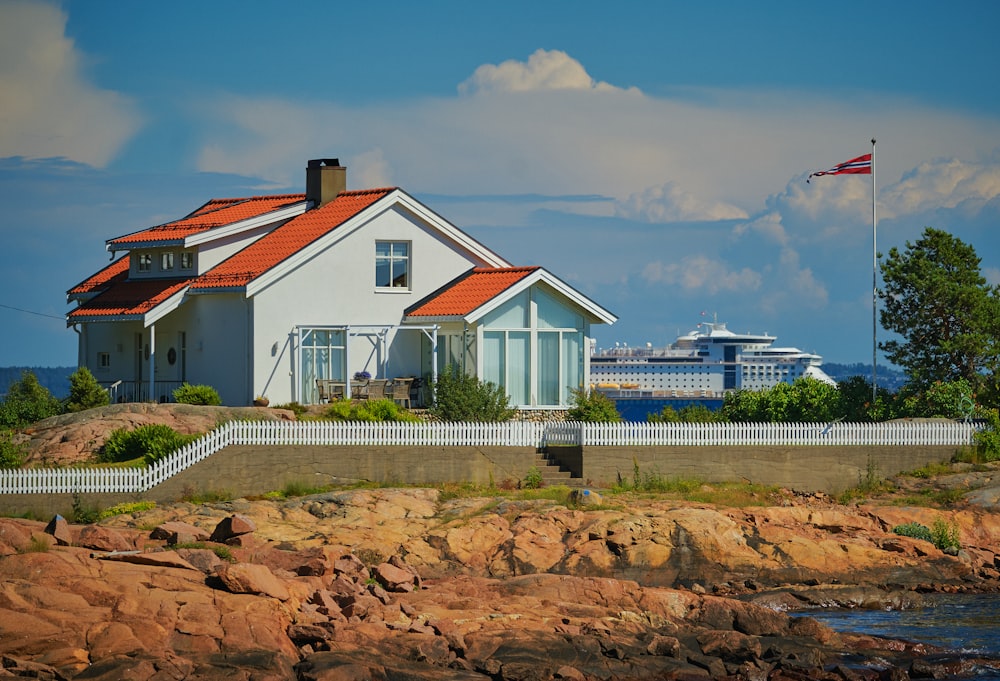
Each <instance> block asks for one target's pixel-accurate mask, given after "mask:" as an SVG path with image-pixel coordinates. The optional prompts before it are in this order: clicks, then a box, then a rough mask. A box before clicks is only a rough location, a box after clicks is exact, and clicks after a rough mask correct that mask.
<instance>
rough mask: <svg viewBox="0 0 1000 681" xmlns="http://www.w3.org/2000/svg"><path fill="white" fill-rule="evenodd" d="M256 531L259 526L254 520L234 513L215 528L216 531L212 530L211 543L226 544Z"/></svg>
mask: <svg viewBox="0 0 1000 681" xmlns="http://www.w3.org/2000/svg"><path fill="white" fill-rule="evenodd" d="M256 529H257V526H256V525H255V524H254V522H253V520H251V519H250V518H248V517H246V516H245V515H240V514H236V513H234V514H233V515H231V516H229V517H228V518H225V519H224V520H222V521H221V522H220V523H219V524H218V525H216V526H215V529H214V530H212V535H211V536H210V537H209V541H214V542H218V543H220V544H225V543H227V542H229V541H231V540H233V539H235V538H236V537H240V536H243V535H245V534H250V533H251V532H253V531H255V530H256Z"/></svg>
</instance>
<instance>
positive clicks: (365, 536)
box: [0, 487, 1000, 681]
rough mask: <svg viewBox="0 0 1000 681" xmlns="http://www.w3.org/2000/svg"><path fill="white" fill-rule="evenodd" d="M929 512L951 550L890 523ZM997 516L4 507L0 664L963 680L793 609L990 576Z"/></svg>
mask: <svg viewBox="0 0 1000 681" xmlns="http://www.w3.org/2000/svg"><path fill="white" fill-rule="evenodd" d="M983 489H985V488H984V487H980V488H979V495H980V496H979V498H985V496H984V495H983V491H982V490H983ZM595 496H596V495H595ZM986 496H988V495H986ZM936 518H944V519H946V520H947V522H949V523H952V524H954V526H956V527H957V528H959V530H960V534H961V537H962V550H961V551H959V552H958V554H957V555H948V554H945V553H943V552H941V551H939V550H938V549H936V548H935V547H934V546H933V545H932V544H930V543H928V542H926V541H921V540H918V539H911V538H908V537H903V536H899V535H896V534H894V533H892V532H891V528H892V527H894V526H896V525H898V524H901V523H905V522H920V523H923V524H926V525H930V524H932V523H933V521H934V519H936ZM998 518H1000V516H998V515H997V514H996V513H995V512H994V510H993V508H992V506H990V505H988V504H987V505H983V504H963V505H962V507H961V508H960V509H958V510H949V511H941V510H935V509H930V508H924V507H906V506H893V505H874V504H871V505H860V506H842V505H838V504H836V503H833V502H832V501H831V500H830V499H828V498H826V497H824V496H823V495H795V494H787V495H784V496H782V497H780V498H779V499H776V500H774V504H773V505H768V506H755V507H747V508H726V507H714V506H709V505H704V504H693V503H686V502H679V501H671V500H663V499H654V498H643V497H622V498H619V497H615V498H607V499H605V500H604V503H602V504H599V505H596V506H592V507H591V506H586V505H583V506H581V505H578V504H560V503H555V502H552V501H546V500H511V499H506V498H485V497H483V498H461V497H460V498H447V496H446V495H443V494H442V493H441V492H440V491H439V490H436V489H418V488H401V489H357V490H346V491H337V492H328V493H324V494H317V495H310V496H306V497H300V498H294V499H288V500H266V499H258V500H245V499H241V500H236V501H229V502H218V503H206V504H190V503H178V504H174V505H171V506H165V507H158V508H155V509H151V510H148V511H143V512H140V513H135V514H131V515H123V516H116V517H114V518H110V519H107V520H105V521H102V522H101V523H99V524H96V525H85V526H75V525H66V524H64V523H58V522H52V523H48V524H46V523H43V522H36V521H30V520H22V519H0V556H2V557H0V660H2V665H0V678H3V677H4V676H11V677H30V678H49V679H107V680H110V679H123V678H128V679H157V680H159V679H177V680H180V679H192V680H193V679H222V678H225V679H246V680H251V679H253V680H261V681H263V680H278V679H300V680H303V681H333V680H340V679H344V680H348V679H469V680H471V679H477V680H484V679H492V680H510V681H513V680H515V679H524V680H529V679H615V680H622V681H624V680H625V679H678V680H681V679H683V680H688V679H734V680H735V679H745V680H747V681H757V680H763V679H771V680H786V679H787V680H791V679H830V680H834V679H836V680H845V681H846V680H852V681H853V680H854V679H907V678H942V677H945V676H949V677H962V676H969V677H972V676H974V675H975V673H976V672H977V671H979V670H982V669H997V670H1000V660H990V659H977V658H970V657H968V656H961V655H954V654H948V653H947V652H946V651H941V650H936V649H933V648H932V647H929V646H926V645H922V644H919V643H911V642H905V641H892V640H885V639H880V638H877V637H870V636H855V635H846V634H840V633H837V632H834V631H833V630H831V629H829V628H828V627H826V626H824V625H822V624H820V623H819V622H817V621H816V620H814V619H812V618H810V617H808V610H809V609H810V608H815V607H829V606H833V605H843V606H846V607H880V608H882V607H912V606H913V605H915V604H917V603H919V602H920V599H921V598H922V594H924V593H928V592H946V591H976V592H986V591H998V590H1000V572H998V570H997V567H998V562H1000V561H998V558H997V556H996V555H995V554H994V553H993V550H994V548H995V547H998V546H1000V522H998ZM220 556H221V557H220Z"/></svg>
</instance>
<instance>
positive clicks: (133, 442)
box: [98, 423, 197, 465]
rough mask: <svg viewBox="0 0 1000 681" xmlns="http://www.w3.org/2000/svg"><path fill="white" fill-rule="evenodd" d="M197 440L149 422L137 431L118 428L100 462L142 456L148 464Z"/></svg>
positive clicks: (99, 455)
mask: <svg viewBox="0 0 1000 681" xmlns="http://www.w3.org/2000/svg"><path fill="white" fill-rule="evenodd" d="M196 437H197V436H195V435H181V434H180V433H178V432H177V431H175V430H174V429H173V428H171V427H170V426H165V425H163V424H159V423H147V424H145V425H141V426H139V427H138V428H136V429H134V430H129V429H127V428H119V429H117V430H115V431H113V432H112V433H111V435H109V436H108V439H107V441H105V443H104V446H103V447H102V448H101V450H100V452H99V454H98V459H99V460H100V461H103V462H106V463H115V462H119V461H131V460H133V459H138V458H139V457H142V458H143V460H144V461H145V463H146V464H147V465H149V464H151V463H153V462H155V461H157V460H159V459H161V458H163V457H164V456H166V455H168V454H170V453H171V452H174V451H176V450H178V449H180V448H181V447H183V446H184V445H186V444H188V443H189V442H192V441H193V440H195V439H196Z"/></svg>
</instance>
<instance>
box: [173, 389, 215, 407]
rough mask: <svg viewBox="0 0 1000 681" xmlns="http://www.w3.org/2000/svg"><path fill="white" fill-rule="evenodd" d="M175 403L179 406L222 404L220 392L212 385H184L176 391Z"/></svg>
mask: <svg viewBox="0 0 1000 681" xmlns="http://www.w3.org/2000/svg"><path fill="white" fill-rule="evenodd" d="M174 401H176V402H178V403H179V404H199V405H207V406H216V405H220V404H222V398H221V397H219V393H218V391H217V390H216V389H215V388H213V387H212V386H210V385H190V384H188V383H184V384H182V385H181V387H179V388H177V389H176V390H174Z"/></svg>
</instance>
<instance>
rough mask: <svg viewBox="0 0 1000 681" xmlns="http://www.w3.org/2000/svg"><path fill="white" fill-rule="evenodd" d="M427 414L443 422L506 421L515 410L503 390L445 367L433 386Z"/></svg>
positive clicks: (452, 368) (453, 368) (457, 370)
mask: <svg viewBox="0 0 1000 681" xmlns="http://www.w3.org/2000/svg"><path fill="white" fill-rule="evenodd" d="M433 393H434V397H433V406H432V407H431V408H430V413H431V414H433V415H434V416H436V417H438V418H439V419H442V420H444V421H476V422H495V421H508V420H510V418H511V417H512V416H513V415H514V412H515V411H516V410H515V409H513V408H511V406H510V398H509V397H508V396H507V393H506V392H505V391H504V389H503V388H502V387H500V386H498V385H496V384H494V383H490V382H489V381H480V380H479V379H478V378H477V377H476V376H471V375H469V374H466V373H465V372H463V371H461V370H459V369H457V368H455V367H448V368H447V369H445V371H443V372H442V373H441V374H440V375H438V378H437V381H436V382H435V384H434V386H433Z"/></svg>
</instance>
